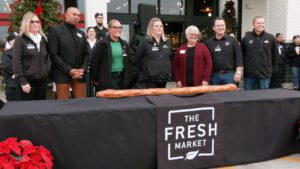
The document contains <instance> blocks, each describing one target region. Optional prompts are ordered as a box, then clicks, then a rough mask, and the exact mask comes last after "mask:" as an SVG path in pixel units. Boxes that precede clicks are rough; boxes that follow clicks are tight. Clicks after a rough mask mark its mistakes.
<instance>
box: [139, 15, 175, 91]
mask: <svg viewBox="0 0 300 169" xmlns="http://www.w3.org/2000/svg"><path fill="white" fill-rule="evenodd" d="M171 59H172V47H171V44H170V42H169V40H168V39H167V38H166V37H165V32H164V27H163V23H162V21H161V20H160V19H159V18H155V17H154V18H152V19H151V20H150V22H149V24H148V29H147V37H146V38H145V40H144V41H143V42H142V43H140V45H139V47H138V48H137V52H136V60H137V66H138V69H139V72H140V74H139V77H138V81H137V85H136V87H137V88H165V87H166V83H167V81H168V80H169V79H170V78H171V70H172V68H171Z"/></svg>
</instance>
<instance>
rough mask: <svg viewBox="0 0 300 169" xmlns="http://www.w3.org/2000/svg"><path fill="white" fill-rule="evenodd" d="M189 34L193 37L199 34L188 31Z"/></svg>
mask: <svg viewBox="0 0 300 169" xmlns="http://www.w3.org/2000/svg"><path fill="white" fill-rule="evenodd" d="M189 36H191V37H193V36H197V37H198V36H199V34H196V33H190V34H189Z"/></svg>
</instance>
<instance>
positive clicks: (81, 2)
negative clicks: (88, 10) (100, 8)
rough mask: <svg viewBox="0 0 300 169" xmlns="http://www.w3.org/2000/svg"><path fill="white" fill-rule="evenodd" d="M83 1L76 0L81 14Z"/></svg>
mask: <svg viewBox="0 0 300 169" xmlns="http://www.w3.org/2000/svg"><path fill="white" fill-rule="evenodd" d="M84 1H85V0H77V5H78V9H79V11H80V13H81V14H84V11H85V10H84Z"/></svg>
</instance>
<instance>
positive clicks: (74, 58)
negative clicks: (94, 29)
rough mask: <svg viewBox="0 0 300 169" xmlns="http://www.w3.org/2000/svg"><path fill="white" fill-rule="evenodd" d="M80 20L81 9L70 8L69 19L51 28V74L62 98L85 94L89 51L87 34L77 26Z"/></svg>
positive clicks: (57, 91)
mask: <svg viewBox="0 0 300 169" xmlns="http://www.w3.org/2000/svg"><path fill="white" fill-rule="evenodd" d="M79 20H80V11H79V10H78V9H77V8H74V7H70V8H68V9H67V11H66V15H65V22H64V23H63V24H61V25H58V26H56V27H53V28H51V29H50V31H49V34H48V40H49V42H48V46H49V48H48V49H49V53H50V58H51V61H52V72H51V73H52V74H51V76H52V80H53V81H54V82H55V85H56V94H57V98H58V99H68V98H70V97H73V98H83V97H85V87H86V86H85V74H86V70H87V65H88V51H87V46H86V45H87V40H86V36H85V33H84V32H83V31H81V30H80V29H78V28H76V25H77V24H78V23H79ZM70 88H72V95H71V94H70Z"/></svg>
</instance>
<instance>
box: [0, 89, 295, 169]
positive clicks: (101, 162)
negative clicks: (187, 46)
mask: <svg viewBox="0 0 300 169" xmlns="http://www.w3.org/2000/svg"><path fill="white" fill-rule="evenodd" d="M216 103H222V104H224V116H223V117H224V119H223V120H224V129H223V131H224V133H223V134H224V147H223V151H224V152H223V154H224V155H223V158H222V159H221V161H220V162H218V163H214V162H210V161H209V160H208V162H207V163H205V164H203V165H202V166H200V168H206V167H214V166H224V165H229V164H241V163H247V162H253V161H261V160H266V159H270V158H275V157H279V156H283V155H287V154H291V153H295V152H299V145H298V144H297V143H296V140H295V138H296V135H297V130H296V121H297V119H299V118H300V92H295V91H290V90H284V89H276V90H253V91H236V92H222V93H207V94H202V95H196V96H193V97H190V96H182V97H177V96H171V95H163V96H156V97H153V96H152V97H132V98H123V99H99V98H89V99H74V100H67V101H53V100H47V101H27V102H8V103H7V104H6V105H5V106H4V107H3V108H2V109H1V111H0V140H4V139H6V138H8V137H18V138H20V139H29V140H31V141H32V142H33V143H34V144H35V145H43V146H45V147H46V148H48V149H49V150H50V151H51V152H52V154H53V155H54V158H55V161H54V162H55V165H54V168H55V169H95V168H99V169H100V168H109V169H120V168H123V169H155V168H157V135H156V133H157V131H156V129H157V125H156V116H157V110H158V109H159V107H176V106H178V105H181V106H182V105H185V104H186V105H187V106H188V105H194V104H197V105H203V106H209V105H210V104H216Z"/></svg>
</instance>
